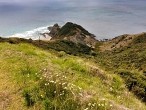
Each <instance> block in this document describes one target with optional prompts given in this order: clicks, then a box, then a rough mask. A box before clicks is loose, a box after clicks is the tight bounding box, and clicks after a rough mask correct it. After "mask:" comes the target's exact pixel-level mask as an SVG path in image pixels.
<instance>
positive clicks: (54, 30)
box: [48, 24, 60, 37]
mask: <svg viewBox="0 0 146 110" xmlns="http://www.w3.org/2000/svg"><path fill="white" fill-rule="evenodd" d="M48 30H49V31H50V33H49V35H50V36H51V37H54V36H56V35H57V33H58V32H59V30H60V26H59V25H58V24H54V26H53V27H48Z"/></svg>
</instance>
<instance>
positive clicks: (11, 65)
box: [0, 42, 146, 110]
mask: <svg viewBox="0 0 146 110" xmlns="http://www.w3.org/2000/svg"><path fill="white" fill-rule="evenodd" d="M0 53H1V54H0V64H1V66H0V84H1V86H0V109H2V110H18V109H19V110H44V109H45V110H55V109H56V110H69V109H70V110H87V109H88V110H145V109H146V105H145V104H144V103H142V102H141V101H140V100H138V99H137V98H136V97H135V96H134V95H133V94H132V93H130V92H129V91H128V90H127V88H126V85H125V84H124V81H123V79H122V78H120V77H119V75H117V74H113V73H110V72H108V71H104V70H102V69H100V67H99V66H98V65H97V64H96V63H94V61H93V59H89V58H88V59H87V58H86V57H84V58H83V57H79V56H73V55H68V54H66V53H65V52H62V51H61V52H57V51H54V50H50V49H48V50H43V49H41V48H38V47H35V46H33V45H31V44H28V43H19V44H11V43H7V42H3V43H0ZM125 96H126V97H125Z"/></svg>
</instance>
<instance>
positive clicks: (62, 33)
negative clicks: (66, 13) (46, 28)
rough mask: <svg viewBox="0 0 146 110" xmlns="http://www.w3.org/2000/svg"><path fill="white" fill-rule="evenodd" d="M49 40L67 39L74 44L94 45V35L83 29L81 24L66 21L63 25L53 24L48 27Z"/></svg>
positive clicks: (92, 46)
mask: <svg viewBox="0 0 146 110" xmlns="http://www.w3.org/2000/svg"><path fill="white" fill-rule="evenodd" d="M50 36H51V37H52V38H51V40H60V39H61V40H68V41H71V42H74V43H76V44H78V43H79V44H83V45H87V46H89V47H91V48H94V47H95V45H96V41H97V40H96V39H95V36H94V35H93V34H91V33H89V32H88V31H87V30H85V29H84V28H83V27H82V26H80V25H78V24H74V23H71V22H67V23H66V24H65V25H64V26H62V27H60V26H58V25H57V24H55V25H54V26H53V27H52V28H50Z"/></svg>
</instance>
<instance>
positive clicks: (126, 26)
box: [0, 0, 146, 39]
mask: <svg viewBox="0 0 146 110" xmlns="http://www.w3.org/2000/svg"><path fill="white" fill-rule="evenodd" d="M145 19H146V0H0V36H8V35H12V34H16V33H23V32H25V31H29V30H33V29H34V28H38V27H43V26H50V25H53V24H54V23H58V24H60V25H63V24H65V23H66V22H68V21H70V22H74V23H77V24H80V25H82V26H83V27H84V28H85V29H87V30H88V31H89V32H91V33H93V34H95V35H96V36H97V39H103V38H113V37H115V36H118V35H121V34H127V33H129V34H132V33H140V32H146V21H145Z"/></svg>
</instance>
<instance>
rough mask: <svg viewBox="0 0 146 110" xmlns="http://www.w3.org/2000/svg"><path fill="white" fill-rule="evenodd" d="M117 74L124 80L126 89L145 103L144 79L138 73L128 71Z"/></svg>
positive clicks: (145, 78) (145, 89)
mask: <svg viewBox="0 0 146 110" xmlns="http://www.w3.org/2000/svg"><path fill="white" fill-rule="evenodd" d="M119 74H120V76H121V77H122V78H123V79H124V80H125V83H126V86H127V88H128V89H129V90H130V91H132V92H133V93H134V94H135V95H136V96H137V97H139V98H140V99H141V100H142V101H144V102H146V82H145V81H146V77H145V76H144V75H142V74H140V73H132V72H129V71H120V72H119Z"/></svg>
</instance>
